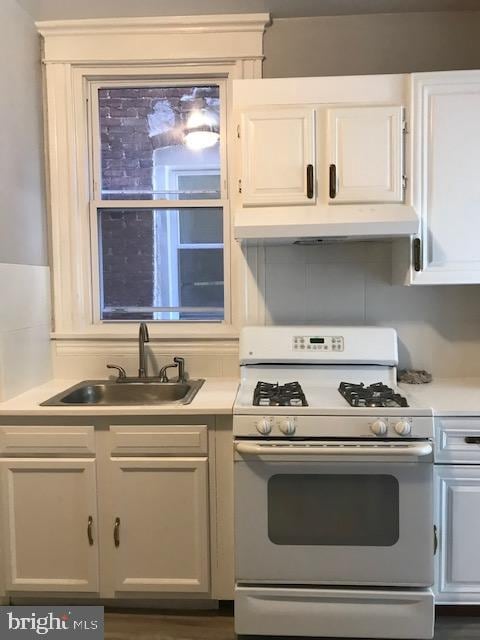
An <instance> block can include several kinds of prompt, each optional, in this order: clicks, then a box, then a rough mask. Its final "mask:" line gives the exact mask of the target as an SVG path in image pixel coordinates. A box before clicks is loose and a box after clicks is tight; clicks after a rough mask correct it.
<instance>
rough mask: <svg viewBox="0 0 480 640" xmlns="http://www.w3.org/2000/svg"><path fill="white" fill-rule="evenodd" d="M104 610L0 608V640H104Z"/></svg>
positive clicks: (79, 608)
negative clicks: (7, 638) (10, 638)
mask: <svg viewBox="0 0 480 640" xmlns="http://www.w3.org/2000/svg"><path fill="white" fill-rule="evenodd" d="M103 617H104V612H103V607H23V606H22V607H0V638H1V639H2V640H3V638H4V637H5V636H9V637H12V638H17V640H23V639H25V640H28V639H31V638H37V639H38V638H45V637H47V638H50V637H51V638H52V640H61V639H62V638H76V639H79V640H103V633H104V625H103V623H104V620H103Z"/></svg>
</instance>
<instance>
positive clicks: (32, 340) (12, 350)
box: [0, 0, 50, 400]
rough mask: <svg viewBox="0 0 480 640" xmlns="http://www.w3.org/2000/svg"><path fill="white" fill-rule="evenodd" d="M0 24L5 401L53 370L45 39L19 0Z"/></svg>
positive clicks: (0, 323)
mask: <svg viewBox="0 0 480 640" xmlns="http://www.w3.org/2000/svg"><path fill="white" fill-rule="evenodd" d="M0 24H1V25H2V38H1V39H0V77H1V79H2V90H1V91H0V139H1V144H0V400H3V399H6V398H9V397H12V396H14V395H17V394H18V393H21V392H22V391H24V390H25V389H28V388H29V387H32V386H34V385H36V384H39V383H40V382H43V381H44V380H47V379H48V378H49V377H50V344H49V331H50V312H49V298H50V291H49V270H48V267H47V266H45V265H46V263H47V242H46V230H45V218H46V216H45V194H44V188H43V184H44V180H43V169H42V167H43V140H42V99H41V65H40V42H39V38H38V34H37V33H36V30H35V26H34V24H33V20H32V18H31V17H30V16H28V15H27V14H26V13H25V12H24V11H23V9H21V8H20V7H19V5H18V4H17V3H16V2H15V0H1V2H0Z"/></svg>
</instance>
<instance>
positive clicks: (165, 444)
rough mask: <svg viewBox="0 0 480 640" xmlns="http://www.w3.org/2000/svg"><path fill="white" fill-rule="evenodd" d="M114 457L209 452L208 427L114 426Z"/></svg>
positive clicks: (111, 431) (111, 432)
mask: <svg viewBox="0 0 480 640" xmlns="http://www.w3.org/2000/svg"><path fill="white" fill-rule="evenodd" d="M110 434H111V450H110V451H111V454H112V455H114V456H158V455H200V454H205V453H207V449H208V439H207V434H208V428H207V425H203V424H202V425H185V426H184V425H179V424H175V425H168V424H165V425H118V426H116V425H115V426H111V427H110Z"/></svg>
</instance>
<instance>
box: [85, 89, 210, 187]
mask: <svg viewBox="0 0 480 640" xmlns="http://www.w3.org/2000/svg"><path fill="white" fill-rule="evenodd" d="M219 96H220V93H219V87H218V86H215V85H209V86H195V87H193V86H184V87H181V86H175V87H116V88H115V87H114V88H103V89H99V91H98V101H99V119H100V135H101V174H102V175H101V185H102V187H101V189H102V193H101V196H102V198H103V199H110V200H111V199H137V200H140V199H152V198H156V199H171V200H176V199H179V198H184V197H190V198H195V199H196V198H219V197H220V150H219V149H220V145H219V136H220V97H219ZM202 170H208V171H209V172H212V176H208V178H207V179H205V178H202V177H201V176H195V175H193V176H188V177H187V176H184V175H183V173H184V172H185V171H187V172H191V171H193V172H194V173H195V172H196V173H202Z"/></svg>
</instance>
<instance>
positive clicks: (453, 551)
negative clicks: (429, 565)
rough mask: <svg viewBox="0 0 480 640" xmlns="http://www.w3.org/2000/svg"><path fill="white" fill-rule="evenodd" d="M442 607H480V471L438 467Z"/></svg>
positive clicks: (439, 597)
mask: <svg viewBox="0 0 480 640" xmlns="http://www.w3.org/2000/svg"><path fill="white" fill-rule="evenodd" d="M435 478H436V483H435V484H436V513H437V516H436V518H437V523H438V530H439V545H438V553H437V567H436V584H435V592H436V593H435V596H436V602H437V603H439V604H455V603H458V604H462V603H465V604H468V603H472V604H480V543H479V541H480V537H479V532H480V467H478V466H472V465H470V466H466V465H436V466H435Z"/></svg>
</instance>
